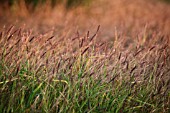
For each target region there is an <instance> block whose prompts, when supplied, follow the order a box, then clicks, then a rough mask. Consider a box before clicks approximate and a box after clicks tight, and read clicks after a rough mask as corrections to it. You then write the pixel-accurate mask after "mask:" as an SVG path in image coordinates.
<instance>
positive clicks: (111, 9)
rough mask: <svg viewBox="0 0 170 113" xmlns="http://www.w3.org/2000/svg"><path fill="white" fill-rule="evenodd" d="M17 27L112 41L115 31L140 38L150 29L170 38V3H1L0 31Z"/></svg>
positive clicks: (128, 0) (51, 0)
mask: <svg viewBox="0 0 170 113" xmlns="http://www.w3.org/2000/svg"><path fill="white" fill-rule="evenodd" d="M10 25H15V26H17V27H24V28H26V29H32V30H33V32H34V33H37V34H38V33H44V32H47V31H49V30H54V34H59V33H61V31H62V32H64V31H67V32H69V33H72V34H74V33H75V32H76V31H77V30H79V31H80V33H85V32H87V31H88V30H89V31H91V32H94V31H95V30H96V28H97V26H98V25H101V30H100V37H102V38H101V39H102V40H110V39H111V38H112V37H113V36H114V34H115V31H116V32H118V33H119V34H124V35H126V36H127V37H136V36H137V35H138V34H140V33H141V32H143V30H147V31H148V33H149V32H153V31H154V32H160V33H161V34H163V35H166V36H170V0H0V29H2V28H3V27H4V26H6V27H8V26H10Z"/></svg>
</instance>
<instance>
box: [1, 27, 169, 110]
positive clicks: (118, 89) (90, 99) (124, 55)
mask: <svg viewBox="0 0 170 113" xmlns="http://www.w3.org/2000/svg"><path fill="white" fill-rule="evenodd" d="M145 31H147V30H145ZM98 32H99V27H98V29H97V31H96V33H95V34H94V35H91V33H90V32H87V34H85V35H84V36H81V35H80V34H79V32H77V34H76V36H75V37H74V38H70V37H71V36H70V34H69V33H66V32H64V33H63V34H61V35H60V36H57V37H56V36H48V33H47V34H42V35H38V36H34V35H33V34H32V33H31V32H30V31H24V30H23V29H22V28H21V29H17V28H15V27H14V26H11V27H10V28H4V29H3V30H2V31H0V101H1V102H0V112H1V113H3V112H4V113H5V112H17V113H19V112H47V113H49V112H63V113H67V112H76V113H79V112H80V113H81V112H112V113H119V112H129V113H132V112H139V113H141V112H145V113H147V112H148V113H157V112H167V113H168V111H169V110H170V108H169V104H170V92H169V88H170V87H169V86H170V78H169V75H170V56H169V54H170V48H169V45H168V41H167V40H166V39H167V38H166V37H164V36H160V35H159V34H155V33H153V34H155V35H150V34H149V33H148V32H145V33H144V34H142V35H141V36H140V38H139V39H138V40H135V41H134V43H133V44H131V45H129V46H126V47H125V45H126V41H125V39H124V38H123V36H118V34H117V33H115V40H114V42H110V43H107V42H98V41H97V40H96V37H97V34H98Z"/></svg>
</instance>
